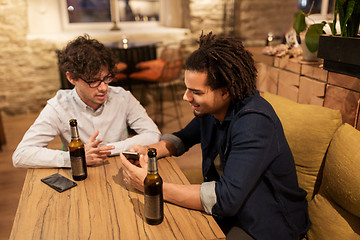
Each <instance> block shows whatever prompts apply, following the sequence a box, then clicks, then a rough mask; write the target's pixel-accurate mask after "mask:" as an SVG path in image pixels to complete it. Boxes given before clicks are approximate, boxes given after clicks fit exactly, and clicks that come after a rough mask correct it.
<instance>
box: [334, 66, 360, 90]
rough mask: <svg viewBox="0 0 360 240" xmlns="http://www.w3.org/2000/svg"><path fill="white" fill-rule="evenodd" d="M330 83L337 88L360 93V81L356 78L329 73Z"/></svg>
mask: <svg viewBox="0 0 360 240" xmlns="http://www.w3.org/2000/svg"><path fill="white" fill-rule="evenodd" d="M359 71H360V69H359ZM328 82H329V83H330V84H333V85H336V86H340V87H344V88H347V89H350V90H354V91H357V92H360V79H359V78H356V77H352V76H348V75H343V74H339V73H334V72H329V78H328Z"/></svg>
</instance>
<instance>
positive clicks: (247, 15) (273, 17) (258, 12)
mask: <svg viewBox="0 0 360 240" xmlns="http://www.w3.org/2000/svg"><path fill="white" fill-rule="evenodd" d="M296 11H297V2H296V0H271V1H269V0H237V1H236V3H235V36H237V37H239V38H241V39H243V40H245V41H246V42H248V43H249V44H251V41H253V42H255V43H257V42H259V43H265V40H266V37H267V34H268V33H269V32H272V33H273V34H274V35H275V36H283V35H284V33H285V32H286V31H288V30H289V29H291V28H292V21H293V15H294V13H295V12H296ZM252 45H254V44H252Z"/></svg>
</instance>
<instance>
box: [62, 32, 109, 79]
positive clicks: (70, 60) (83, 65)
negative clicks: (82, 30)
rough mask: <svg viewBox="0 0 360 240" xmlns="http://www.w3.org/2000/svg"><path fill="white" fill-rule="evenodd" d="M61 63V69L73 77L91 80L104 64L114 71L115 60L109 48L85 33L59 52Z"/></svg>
mask: <svg viewBox="0 0 360 240" xmlns="http://www.w3.org/2000/svg"><path fill="white" fill-rule="evenodd" d="M59 65H60V69H61V71H63V72H64V73H66V72H69V73H70V75H71V77H72V78H74V79H78V78H81V79H83V80H85V81H91V78H92V77H94V76H95V75H96V74H98V73H99V72H100V70H101V67H102V66H105V67H107V68H108V69H109V71H110V72H112V70H113V69H114V66H115V61H114V58H113V55H112V52H111V51H110V50H109V49H108V48H106V47H105V46H104V45H103V44H102V43H100V42H99V41H97V40H95V39H91V38H90V36H89V35H87V34H85V35H84V36H79V37H78V38H76V39H75V40H73V41H71V42H69V43H68V45H67V46H66V47H65V48H64V49H63V50H62V51H61V52H60V53H59Z"/></svg>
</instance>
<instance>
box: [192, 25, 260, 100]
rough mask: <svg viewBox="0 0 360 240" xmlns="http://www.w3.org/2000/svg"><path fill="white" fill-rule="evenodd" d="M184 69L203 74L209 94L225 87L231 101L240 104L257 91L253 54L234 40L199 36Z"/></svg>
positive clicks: (222, 37)
mask: <svg viewBox="0 0 360 240" xmlns="http://www.w3.org/2000/svg"><path fill="white" fill-rule="evenodd" d="M185 69H186V70H189V71H196V72H206V73H207V75H208V77H207V78H208V79H207V85H208V86H210V88H211V89H212V90H215V89H219V88H223V87H226V88H227V89H228V91H229V94H230V97H231V99H232V101H236V100H243V99H244V98H245V97H247V96H248V95H250V94H252V93H253V92H254V91H255V90H256V76H257V70H256V68H255V63H254V60H253V58H252V54H251V53H250V52H248V51H247V50H246V49H245V48H244V46H243V44H242V42H241V41H240V40H239V39H236V38H230V37H224V36H219V37H216V35H215V34H212V32H210V33H209V34H207V35H204V34H203V33H202V34H201V36H200V41H199V49H197V50H196V51H194V52H193V53H192V54H191V55H190V56H189V57H188V59H187V60H186V64H185Z"/></svg>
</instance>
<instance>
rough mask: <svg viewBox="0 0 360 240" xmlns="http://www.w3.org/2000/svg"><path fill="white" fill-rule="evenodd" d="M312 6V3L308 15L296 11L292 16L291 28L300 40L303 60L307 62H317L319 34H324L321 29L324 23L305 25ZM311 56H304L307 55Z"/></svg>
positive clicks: (309, 18)
mask: <svg viewBox="0 0 360 240" xmlns="http://www.w3.org/2000/svg"><path fill="white" fill-rule="evenodd" d="M313 6H314V2H313V3H312V5H311V8H310V11H309V13H307V14H305V13H304V12H303V11H302V10H298V11H297V12H296V13H295V15H294V20H293V28H294V30H295V32H296V34H297V35H298V36H300V39H301V46H302V48H303V53H304V54H303V58H304V60H307V61H316V60H317V51H318V48H319V37H320V35H321V34H323V33H325V32H324V30H323V28H324V26H325V25H326V22H325V21H323V22H321V23H313V24H310V25H309V26H308V25H307V24H306V18H307V19H308V20H310V21H311V17H309V15H310V14H311V10H312V8H313ZM308 52H309V53H310V54H311V53H312V54H311V55H305V54H309V53H308Z"/></svg>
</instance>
